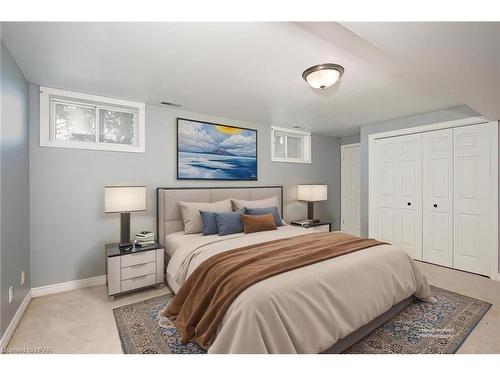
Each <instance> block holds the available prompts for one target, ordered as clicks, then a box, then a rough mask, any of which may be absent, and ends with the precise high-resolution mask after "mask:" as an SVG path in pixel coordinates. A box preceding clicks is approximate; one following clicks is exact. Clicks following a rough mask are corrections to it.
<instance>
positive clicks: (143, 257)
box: [121, 250, 156, 268]
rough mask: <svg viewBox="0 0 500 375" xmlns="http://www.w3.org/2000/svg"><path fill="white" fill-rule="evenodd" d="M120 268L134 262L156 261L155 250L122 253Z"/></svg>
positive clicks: (134, 263) (131, 264)
mask: <svg viewBox="0 0 500 375" xmlns="http://www.w3.org/2000/svg"><path fill="white" fill-rule="evenodd" d="M121 262H122V268H123V267H129V266H135V265H136V264H143V263H150V262H156V251H154V250H152V251H145V252H142V253H137V254H129V255H123V256H122V257H121Z"/></svg>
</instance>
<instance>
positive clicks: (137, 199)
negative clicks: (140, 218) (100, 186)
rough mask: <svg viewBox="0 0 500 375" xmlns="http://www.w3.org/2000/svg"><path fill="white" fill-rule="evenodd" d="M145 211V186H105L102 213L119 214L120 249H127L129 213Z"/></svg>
mask: <svg viewBox="0 0 500 375" xmlns="http://www.w3.org/2000/svg"><path fill="white" fill-rule="evenodd" d="M136 211H146V186H106V187H105V188H104V212H105V213H120V216H121V221H120V249H123V248H126V247H129V246H130V245H131V242H130V213H131V212H136Z"/></svg>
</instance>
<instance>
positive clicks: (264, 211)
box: [245, 207, 284, 227]
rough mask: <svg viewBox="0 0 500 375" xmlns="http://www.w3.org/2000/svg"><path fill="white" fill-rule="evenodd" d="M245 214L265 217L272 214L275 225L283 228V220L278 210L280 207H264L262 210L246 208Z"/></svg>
mask: <svg viewBox="0 0 500 375" xmlns="http://www.w3.org/2000/svg"><path fill="white" fill-rule="evenodd" d="M245 214H246V215H265V214H272V215H273V219H274V223H275V224H276V226H278V227H282V226H283V225H284V224H283V221H282V220H281V216H280V212H279V210H278V207H262V208H251V207H245Z"/></svg>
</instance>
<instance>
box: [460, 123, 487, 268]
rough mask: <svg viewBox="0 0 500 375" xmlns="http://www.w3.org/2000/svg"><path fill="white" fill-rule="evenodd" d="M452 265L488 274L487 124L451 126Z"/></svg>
mask: <svg viewBox="0 0 500 375" xmlns="http://www.w3.org/2000/svg"><path fill="white" fill-rule="evenodd" d="M453 141H454V150H455V151H454V186H455V193H454V254H453V267H455V268H458V269H462V270H465V271H470V272H475V273H479V274H484V275H487V274H488V273H489V251H488V249H489V241H488V240H489V237H490V230H489V229H490V215H489V213H490V207H489V203H490V202H489V201H490V144H489V127H488V124H480V125H471V126H464V127H462V128H455V129H453Z"/></svg>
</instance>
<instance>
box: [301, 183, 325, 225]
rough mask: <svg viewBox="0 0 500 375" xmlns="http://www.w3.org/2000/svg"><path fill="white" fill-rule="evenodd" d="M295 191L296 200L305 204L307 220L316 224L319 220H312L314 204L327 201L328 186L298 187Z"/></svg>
mask: <svg viewBox="0 0 500 375" xmlns="http://www.w3.org/2000/svg"><path fill="white" fill-rule="evenodd" d="M297 190H298V194H297V195H298V197H297V199H298V200H299V201H305V202H307V219H308V220H310V221H312V222H313V223H318V222H319V220H316V219H314V202H321V201H326V200H327V199H328V185H298V189H297Z"/></svg>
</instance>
